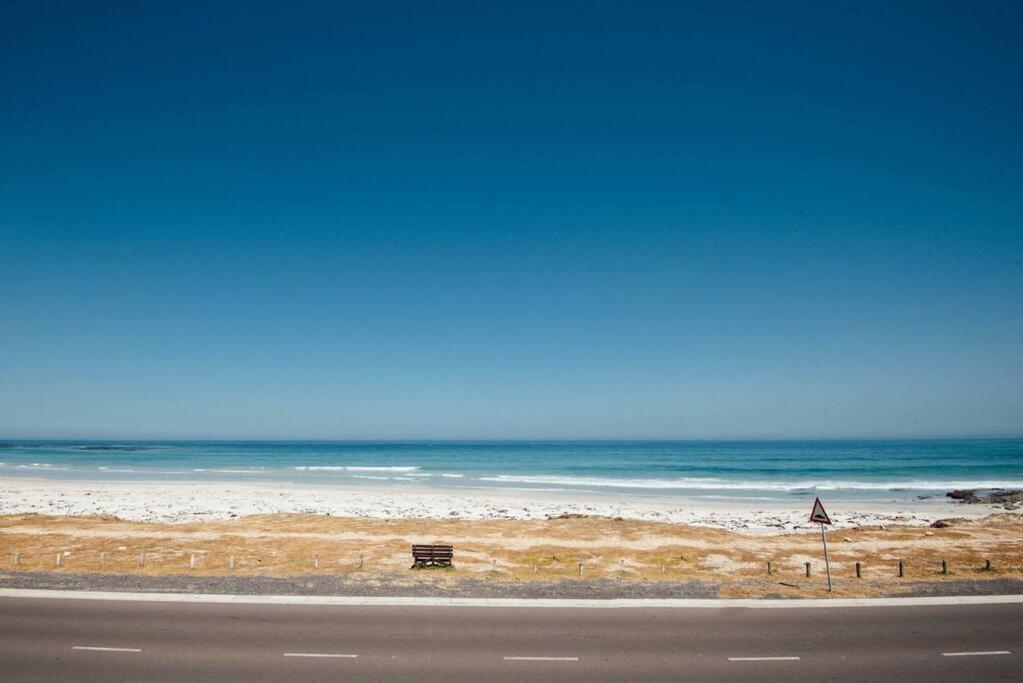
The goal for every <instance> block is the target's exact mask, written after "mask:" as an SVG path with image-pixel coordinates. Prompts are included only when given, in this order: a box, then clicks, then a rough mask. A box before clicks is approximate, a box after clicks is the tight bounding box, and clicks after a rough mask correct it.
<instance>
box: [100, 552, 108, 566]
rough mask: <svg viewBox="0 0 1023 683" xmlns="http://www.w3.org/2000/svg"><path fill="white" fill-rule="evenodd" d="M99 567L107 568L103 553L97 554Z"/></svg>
mask: <svg viewBox="0 0 1023 683" xmlns="http://www.w3.org/2000/svg"><path fill="white" fill-rule="evenodd" d="M99 566H101V567H105V566H107V554H106V553H105V552H100V554H99Z"/></svg>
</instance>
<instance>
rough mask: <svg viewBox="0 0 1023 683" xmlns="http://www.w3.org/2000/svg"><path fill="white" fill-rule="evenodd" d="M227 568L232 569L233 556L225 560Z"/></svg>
mask: <svg viewBox="0 0 1023 683" xmlns="http://www.w3.org/2000/svg"><path fill="white" fill-rule="evenodd" d="M227 568H228V569H234V555H231V556H230V557H229V558H227Z"/></svg>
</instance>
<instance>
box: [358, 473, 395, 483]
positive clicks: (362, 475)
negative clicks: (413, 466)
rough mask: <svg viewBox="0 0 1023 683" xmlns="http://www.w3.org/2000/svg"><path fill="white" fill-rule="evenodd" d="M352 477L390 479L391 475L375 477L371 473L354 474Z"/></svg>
mask: <svg viewBox="0 0 1023 683" xmlns="http://www.w3.org/2000/svg"><path fill="white" fill-rule="evenodd" d="M352 478H353V479H376V480H378V481H387V480H388V479H390V477H374V476H373V475H370V474H353V475H352Z"/></svg>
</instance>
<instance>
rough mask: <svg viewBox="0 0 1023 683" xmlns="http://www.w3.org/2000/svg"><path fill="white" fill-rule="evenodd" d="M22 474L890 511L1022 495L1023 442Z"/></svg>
mask: <svg viewBox="0 0 1023 683" xmlns="http://www.w3.org/2000/svg"><path fill="white" fill-rule="evenodd" d="M25 476H29V477H47V478H59V479H65V478H74V479H91V480H124V479H139V480H175V481H224V480H229V481H288V482H295V483H316V484H324V485H341V484H343V485H347V486H350V485H365V486H388V487H399V488H400V487H422V486H427V487H431V488H442V489H449V490H465V489H472V490H474V491H477V492H479V491H486V490H488V489H514V490H534V491H548V492H558V491H565V492H587V493H591V494H605V493H614V494H618V495H658V496H663V495H685V496H695V497H700V498H737V499H746V500H750V499H754V500H756V499H763V500H774V499H785V498H787V497H790V496H801V497H802V496H806V495H807V494H808V493H812V492H814V491H816V492H824V491H827V492H828V495H829V497H831V498H835V497H842V498H860V499H884V500H891V499H899V498H909V497H918V496H931V495H942V494H944V492H946V491H948V490H950V489H953V488H995V487H1005V488H1010V487H1012V488H1023V439H997V440H945V441H789V442H781V441H765V442H666V441H657V442H593V441H580V442H560V441H559V442H410V443H398V442H379V443H369V442H255V443H241V442H165V441H159V442H156V441H140V442H85V441H75V442H71V441H31V442H29V441H10V442H4V443H2V444H0V478H5V479H8V480H10V479H11V478H15V477H25Z"/></svg>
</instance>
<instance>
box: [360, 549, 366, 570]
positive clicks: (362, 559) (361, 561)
mask: <svg viewBox="0 0 1023 683" xmlns="http://www.w3.org/2000/svg"><path fill="white" fill-rule="evenodd" d="M365 562H366V558H365V557H363V556H362V553H359V569H362V566H363V564H364V563H365Z"/></svg>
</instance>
